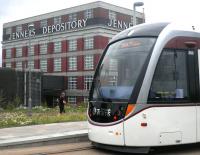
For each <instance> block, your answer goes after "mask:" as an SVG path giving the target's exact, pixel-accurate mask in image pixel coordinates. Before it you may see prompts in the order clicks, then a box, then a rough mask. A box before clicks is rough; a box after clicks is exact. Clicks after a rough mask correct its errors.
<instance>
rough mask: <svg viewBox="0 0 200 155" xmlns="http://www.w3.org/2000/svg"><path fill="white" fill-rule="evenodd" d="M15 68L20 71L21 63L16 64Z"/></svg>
mask: <svg viewBox="0 0 200 155" xmlns="http://www.w3.org/2000/svg"><path fill="white" fill-rule="evenodd" d="M16 68H17V69H22V62H21V61H20V62H16Z"/></svg>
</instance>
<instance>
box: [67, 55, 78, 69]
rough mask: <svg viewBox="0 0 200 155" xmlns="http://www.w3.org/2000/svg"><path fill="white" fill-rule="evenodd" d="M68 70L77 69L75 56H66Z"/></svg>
mask: <svg viewBox="0 0 200 155" xmlns="http://www.w3.org/2000/svg"><path fill="white" fill-rule="evenodd" d="M68 70H70V71H74V70H77V57H76V56H71V57H68Z"/></svg>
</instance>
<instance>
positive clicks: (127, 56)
mask: <svg viewBox="0 0 200 155" xmlns="http://www.w3.org/2000/svg"><path fill="white" fill-rule="evenodd" d="M199 65H200V29H199V28H198V27H196V26H195V25H189V24H188V25H182V24H174V23H150V24H140V25H137V26H134V27H131V28H129V29H126V30H124V31H122V32H120V33H119V34H117V35H116V36H114V37H113V38H112V40H111V41H110V42H109V44H108V46H107V47H106V49H105V51H104V52H103V54H102V57H101V59H100V61H99V64H98V66H97V69H96V71H95V75H94V79H93V83H92V86H91V90H90V94H89V105H88V112H87V114H88V124H89V139H90V141H92V143H93V144H94V145H95V146H97V147H101V148H105V149H111V150H117V151H121V152H134V153H147V152H148V151H149V149H150V148H152V147H160V146H170V145H180V144H189V143H197V142H200V95H199V93H200V92H199V86H200V81H199V74H200V72H199Z"/></svg>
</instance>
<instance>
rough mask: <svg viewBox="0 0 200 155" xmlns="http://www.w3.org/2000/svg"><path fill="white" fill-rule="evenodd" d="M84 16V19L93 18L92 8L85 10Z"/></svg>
mask: <svg viewBox="0 0 200 155" xmlns="http://www.w3.org/2000/svg"><path fill="white" fill-rule="evenodd" d="M84 17H85V18H86V19H89V18H93V9H87V10H85V12H84Z"/></svg>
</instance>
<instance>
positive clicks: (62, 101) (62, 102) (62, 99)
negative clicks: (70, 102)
mask: <svg viewBox="0 0 200 155" xmlns="http://www.w3.org/2000/svg"><path fill="white" fill-rule="evenodd" d="M65 104H66V99H65V93H64V92H62V93H61V95H60V97H59V98H58V105H59V108H60V114H62V113H65Z"/></svg>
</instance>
